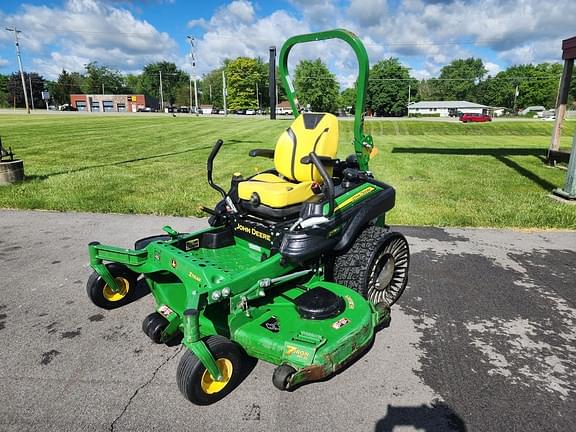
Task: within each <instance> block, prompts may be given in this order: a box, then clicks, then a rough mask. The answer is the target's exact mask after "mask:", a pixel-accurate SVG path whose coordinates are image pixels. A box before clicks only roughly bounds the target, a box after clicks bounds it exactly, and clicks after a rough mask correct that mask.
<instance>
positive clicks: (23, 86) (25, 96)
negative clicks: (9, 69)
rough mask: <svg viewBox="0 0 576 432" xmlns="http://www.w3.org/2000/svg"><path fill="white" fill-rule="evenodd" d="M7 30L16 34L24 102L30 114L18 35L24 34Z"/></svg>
mask: <svg viewBox="0 0 576 432" xmlns="http://www.w3.org/2000/svg"><path fill="white" fill-rule="evenodd" d="M6 30H8V31H10V32H14V43H15V44H16V57H18V67H19V68H20V78H21V79H22V90H23V91H24V102H25V103H26V111H27V112H28V114H30V106H29V105H28V92H27V91H26V81H25V80H24V71H23V69H22V59H21V58H20V44H19V42H18V34H19V33H22V32H21V31H20V30H17V29H16V27H12V28H9V27H6Z"/></svg>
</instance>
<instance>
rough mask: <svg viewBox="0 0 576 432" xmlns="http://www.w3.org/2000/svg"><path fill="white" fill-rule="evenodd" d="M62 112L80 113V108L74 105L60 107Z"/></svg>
mask: <svg viewBox="0 0 576 432" xmlns="http://www.w3.org/2000/svg"><path fill="white" fill-rule="evenodd" d="M60 111H78V108H76V107H74V106H72V105H68V104H64V105H62V106H61V107H60Z"/></svg>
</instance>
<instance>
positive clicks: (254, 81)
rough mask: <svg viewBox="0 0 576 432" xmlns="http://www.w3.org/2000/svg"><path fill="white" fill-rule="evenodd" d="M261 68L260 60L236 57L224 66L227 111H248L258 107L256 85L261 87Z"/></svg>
mask: <svg viewBox="0 0 576 432" xmlns="http://www.w3.org/2000/svg"><path fill="white" fill-rule="evenodd" d="M262 73H263V67H262V61H261V60H260V59H253V58H248V57H238V58H237V59H234V60H232V61H230V62H228V63H227V64H226V85H227V87H228V97H227V104H228V109H231V110H237V109H250V108H257V107H258V98H257V95H256V85H262V84H261V83H262V81H263V76H262Z"/></svg>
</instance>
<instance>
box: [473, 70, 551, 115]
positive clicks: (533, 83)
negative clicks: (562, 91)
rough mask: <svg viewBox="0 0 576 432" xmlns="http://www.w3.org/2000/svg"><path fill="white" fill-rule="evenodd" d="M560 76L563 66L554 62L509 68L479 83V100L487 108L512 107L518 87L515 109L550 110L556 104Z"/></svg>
mask: <svg viewBox="0 0 576 432" xmlns="http://www.w3.org/2000/svg"><path fill="white" fill-rule="evenodd" d="M561 74H562V65H560V64H556V63H541V64H538V65H532V64H527V65H516V66H512V67H509V68H508V69H506V70H505V71H501V72H499V73H498V74H497V75H496V76H495V77H493V78H488V79H487V80H486V81H485V82H483V83H481V84H480V85H479V86H478V95H479V99H480V101H481V102H482V103H484V104H486V105H490V106H502V107H507V108H513V105H514V94H515V93H516V87H517V88H518V97H517V98H516V107H517V108H526V107H528V106H533V105H542V106H544V107H546V108H552V107H554V105H555V103H556V95H557V92H558V80H559V77H560V75H561Z"/></svg>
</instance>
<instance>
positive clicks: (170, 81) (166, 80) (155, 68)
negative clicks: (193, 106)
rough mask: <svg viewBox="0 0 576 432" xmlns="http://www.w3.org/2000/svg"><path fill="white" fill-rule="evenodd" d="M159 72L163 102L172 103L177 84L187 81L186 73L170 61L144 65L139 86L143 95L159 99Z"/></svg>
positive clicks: (174, 99) (174, 98)
mask: <svg viewBox="0 0 576 432" xmlns="http://www.w3.org/2000/svg"><path fill="white" fill-rule="evenodd" d="M160 72H162V93H163V95H164V103H166V102H168V103H170V104H174V102H175V101H176V93H177V90H178V86H179V85H180V84H182V83H187V82H188V74H186V72H184V71H182V70H180V69H178V68H177V67H176V65H175V64H174V63H171V62H165V61H163V62H157V63H150V64H148V65H146V66H144V70H143V71H142V75H141V76H140V88H141V89H142V92H143V93H144V94H145V95H148V96H152V97H155V98H157V99H158V100H160Z"/></svg>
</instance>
